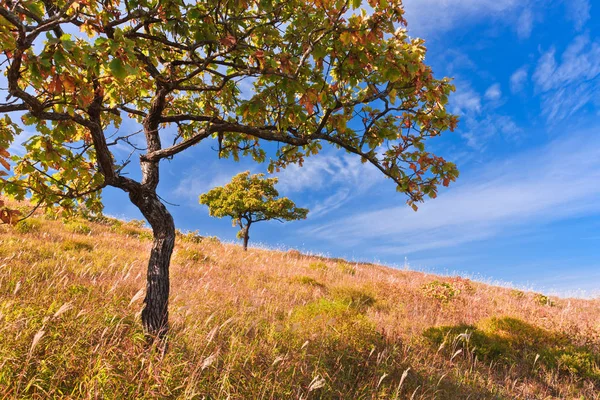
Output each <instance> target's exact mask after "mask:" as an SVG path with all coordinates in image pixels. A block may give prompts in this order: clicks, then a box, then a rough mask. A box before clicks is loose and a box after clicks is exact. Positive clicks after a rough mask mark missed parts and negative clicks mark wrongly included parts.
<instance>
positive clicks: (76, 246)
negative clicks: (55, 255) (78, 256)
mask: <svg viewBox="0 0 600 400" xmlns="http://www.w3.org/2000/svg"><path fill="white" fill-rule="evenodd" d="M61 247H62V249H63V250H65V251H80V250H85V251H92V250H94V245H92V244H91V243H88V242H83V241H80V240H65V241H64V242H63V243H62V246H61Z"/></svg>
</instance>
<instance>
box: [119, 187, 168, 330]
mask: <svg viewBox="0 0 600 400" xmlns="http://www.w3.org/2000/svg"><path fill="white" fill-rule="evenodd" d="M129 197H130V199H131V201H132V202H133V203H134V204H135V205H136V206H137V207H138V208H139V209H140V211H141V212H142V214H143V215H144V217H146V220H147V221H148V223H150V226H151V227H152V232H153V234H154V242H153V244H152V250H151V252H150V260H149V261H148V274H147V281H146V298H145V299H144V309H143V310H142V325H143V327H144V331H145V332H146V334H147V335H149V336H152V337H160V338H162V337H164V335H165V334H166V333H167V331H168V329H169V311H168V306H169V266H170V264H171V255H172V254H173V247H174V245H175V223H174V222H173V217H172V216H171V214H170V213H169V211H168V210H167V208H166V207H165V206H164V204H163V203H162V202H161V201H160V199H159V198H158V196H157V194H156V192H154V191H151V190H146V189H140V190H139V191H130V192H129Z"/></svg>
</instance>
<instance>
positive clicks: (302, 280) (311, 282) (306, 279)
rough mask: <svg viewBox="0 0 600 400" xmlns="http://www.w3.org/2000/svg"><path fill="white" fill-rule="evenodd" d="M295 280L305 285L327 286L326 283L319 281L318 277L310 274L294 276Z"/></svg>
mask: <svg viewBox="0 0 600 400" xmlns="http://www.w3.org/2000/svg"><path fill="white" fill-rule="evenodd" d="M293 280H294V281H296V282H298V283H301V284H303V285H307V286H315V287H319V288H325V285H323V284H322V283H321V282H319V281H317V280H316V279H314V278H311V277H310V276H305V275H302V276H296V277H294V279H293Z"/></svg>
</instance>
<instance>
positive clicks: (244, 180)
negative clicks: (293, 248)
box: [200, 171, 308, 250]
mask: <svg viewBox="0 0 600 400" xmlns="http://www.w3.org/2000/svg"><path fill="white" fill-rule="evenodd" d="M276 183H277V178H265V175H264V174H256V175H250V171H246V172H242V173H241V174H238V175H236V176H234V177H233V178H232V179H231V182H229V183H228V184H226V185H225V186H220V187H216V188H214V189H212V190H210V191H208V192H207V193H205V194H203V195H201V196H200V203H201V204H205V205H207V206H208V210H209V213H210V215H211V216H212V217H217V218H223V217H231V219H232V222H233V226H239V227H240V231H239V232H238V234H237V236H238V238H239V239H242V240H243V241H244V250H248V240H249V239H250V236H249V231H250V225H252V224H253V223H255V222H260V221H269V220H276V221H279V222H283V221H295V220H299V219H305V218H306V215H307V214H308V209H306V208H300V207H296V204H294V202H293V201H292V200H290V199H288V198H287V197H282V198H278V197H279V192H278V191H277V189H275V184H276Z"/></svg>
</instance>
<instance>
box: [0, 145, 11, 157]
mask: <svg viewBox="0 0 600 400" xmlns="http://www.w3.org/2000/svg"><path fill="white" fill-rule="evenodd" d="M0 156H1V157H4V158H8V157H10V153H9V152H8V151H6V149H3V148H2V147H0Z"/></svg>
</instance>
